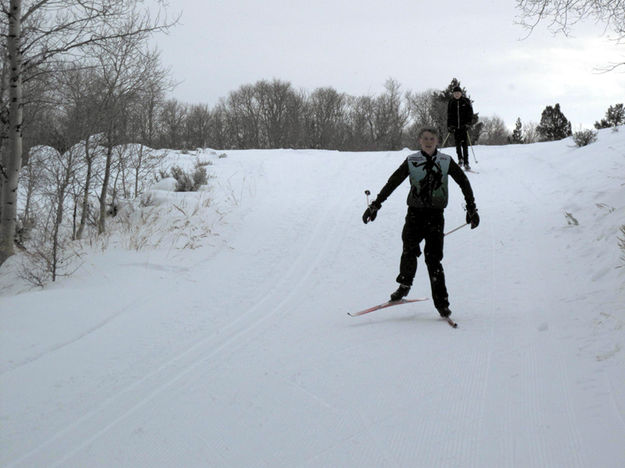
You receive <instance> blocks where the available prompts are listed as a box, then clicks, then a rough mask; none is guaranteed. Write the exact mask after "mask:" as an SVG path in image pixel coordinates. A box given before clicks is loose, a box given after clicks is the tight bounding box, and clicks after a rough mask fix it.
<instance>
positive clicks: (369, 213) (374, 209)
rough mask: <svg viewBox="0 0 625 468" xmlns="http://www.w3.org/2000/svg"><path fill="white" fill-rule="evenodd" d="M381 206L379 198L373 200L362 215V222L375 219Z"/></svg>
mask: <svg viewBox="0 0 625 468" xmlns="http://www.w3.org/2000/svg"><path fill="white" fill-rule="evenodd" d="M380 208H382V204H381V203H380V202H378V201H377V200H373V201H372V202H371V204H370V205H369V207H368V208H367V209H366V210H365V212H364V214H363V215H362V222H363V223H365V224H367V223H368V222H369V221H373V220H375V217H376V216H377V215H378V210H379V209H380Z"/></svg>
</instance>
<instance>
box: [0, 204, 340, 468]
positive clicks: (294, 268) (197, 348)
mask: <svg viewBox="0 0 625 468" xmlns="http://www.w3.org/2000/svg"><path fill="white" fill-rule="evenodd" d="M342 198H343V197H340V196H337V197H335V198H334V200H335V204H336V203H338V201H340V200H342ZM348 207H349V204H347V203H345V204H344V206H343V208H342V209H341V210H340V213H341V214H343V213H344V212H345V211H346V210H347V208H348ZM332 208H333V207H329V208H328V209H326V210H324V220H327V219H328V218H330V217H331V214H332V213H335V216H334V221H333V226H332V229H330V230H328V229H327V225H326V224H327V223H324V222H317V223H315V229H314V231H313V232H312V234H311V235H310V236H309V238H308V241H307V243H306V245H305V246H304V248H302V249H299V250H298V251H299V252H300V254H299V255H298V257H297V259H296V260H295V261H293V262H292V264H291V267H290V268H289V270H288V271H287V274H285V275H284V276H283V278H282V279H281V280H280V281H279V283H278V284H277V285H276V286H274V287H273V288H272V289H271V290H270V291H269V292H268V293H266V294H264V295H263V296H261V298H260V299H259V300H258V301H257V302H256V303H255V305H253V306H251V307H250V308H249V309H248V310H247V311H246V312H244V313H243V314H242V315H240V316H239V317H238V318H237V319H235V320H234V321H232V322H230V323H229V324H228V325H226V326H223V327H221V328H220V330H218V331H217V332H215V333H213V334H212V335H211V336H210V337H207V338H203V339H201V340H199V341H197V342H196V343H195V344H193V345H192V346H191V347H189V348H187V349H186V350H185V351H183V352H181V353H178V354H177V355H176V356H175V357H173V358H171V359H169V360H168V361H167V362H166V363H165V364H163V365H161V366H159V367H158V368H157V369H156V370H154V371H152V372H149V373H148V374H146V375H145V376H144V377H142V378H141V379H139V380H137V381H136V382H134V383H133V384H131V385H129V386H127V387H126V388H125V389H123V390H121V391H119V392H117V393H116V394H115V395H113V396H111V397H109V398H107V399H105V400H104V401H103V402H102V403H101V404H99V405H98V406H97V407H96V408H94V409H92V410H91V411H89V412H87V413H85V414H84V415H83V416H81V417H80V418H78V419H77V420H76V421H75V422H74V423H72V424H70V425H69V426H67V427H66V428H65V429H63V430H61V431H59V432H57V433H56V434H55V435H54V436H53V437H51V438H49V439H47V440H46V441H44V442H42V443H41V444H39V445H38V446H37V447H35V448H33V449H32V450H30V451H29V452H27V453H26V454H24V455H22V456H20V457H19V458H18V459H16V460H14V461H11V462H9V464H8V465H7V466H9V467H13V466H18V465H20V464H22V463H24V462H25V461H27V460H28V459H30V458H32V457H33V456H37V455H38V454H40V453H41V451H42V450H44V449H45V448H46V447H48V446H50V445H51V444H52V443H55V442H57V441H59V440H60V439H61V438H63V437H65V436H67V438H69V439H70V441H71V439H72V438H73V439H78V440H82V441H83V442H82V443H80V444H78V445H75V444H71V445H72V446H73V448H72V450H70V451H68V452H65V453H64V454H63V455H62V456H61V458H60V459H57V461H55V462H50V458H49V457H44V459H45V460H46V462H47V463H48V465H47V466H50V467H57V466H60V465H62V464H63V463H65V462H67V461H68V460H69V459H70V458H71V457H73V456H74V455H76V454H77V453H79V452H80V451H81V450H83V449H84V448H86V447H88V446H89V445H90V444H91V443H93V442H94V441H95V440H97V439H98V438H99V437H101V436H102V435H104V434H105V433H106V432H108V431H109V430H110V429H111V428H113V427H114V426H115V425H117V424H119V423H120V422H121V421H123V420H124V419H126V418H127V417H128V416H130V415H131V414H133V413H135V412H136V411H137V410H139V409H141V408H142V407H144V406H145V405H146V404H148V403H149V402H151V401H152V400H153V399H154V398H156V397H157V396H158V395H160V394H161V393H163V392H164V391H165V390H167V389H168V388H170V387H171V386H172V385H173V384H174V383H176V382H178V381H179V380H180V379H182V378H183V377H185V376H186V375H188V374H189V373H191V372H192V371H194V370H195V369H196V368H198V367H199V366H200V365H202V364H204V363H205V362H206V361H207V360H209V359H210V358H212V357H214V356H215V355H217V354H219V353H220V352H223V351H224V350H225V349H226V348H227V347H229V346H231V345H233V344H235V343H236V342H237V341H238V340H239V339H241V338H243V337H244V336H245V335H247V334H248V333H249V332H250V331H251V330H253V329H256V328H257V327H258V326H260V324H262V323H263V322H265V321H266V320H267V319H269V318H271V317H273V316H275V315H276V313H277V312H278V311H279V310H280V309H282V308H283V307H284V305H285V304H286V303H287V302H288V301H289V300H291V299H292V298H293V297H294V296H295V294H296V292H297V291H298V290H299V289H300V288H301V287H302V286H303V285H304V284H305V281H306V280H307V279H308V277H309V276H310V274H311V273H312V271H314V269H315V268H316V266H317V264H318V262H319V261H320V260H321V259H323V258H324V256H323V255H321V254H322V253H323V252H324V251H326V250H327V249H328V247H329V246H330V244H331V243H332V242H333V241H334V242H337V241H340V239H342V238H343V237H344V236H345V230H340V232H341V234H340V235H339V236H338V237H336V236H335V235H334V234H336V231H337V230H339V227H340V223H339V222H338V221H337V220H338V219H340V218H341V217H340V216H336V210H333V209H332ZM324 228H325V229H324ZM320 236H321V237H322V238H323V239H324V241H323V244H322V246H321V248H317V249H314V248H312V247H313V246H314V245H315V244H316V243H317V238H319V237H320ZM309 257H311V258H309ZM302 267H304V271H305V273H304V274H303V275H297V274H296V273H297V272H298V270H299V269H301V268H302ZM293 277H296V278H299V279H298V280H297V282H296V284H295V285H293V286H292V287H290V288H288V289H289V293H288V294H287V295H286V297H284V298H283V299H282V300H281V301H280V302H279V303H278V304H277V305H276V306H275V307H273V308H269V309H268V310H269V312H268V313H267V314H264V315H262V316H260V317H259V318H257V319H255V320H253V321H252V322H250V323H248V324H247V325H245V326H243V327H242V328H241V329H238V330H237V329H236V328H237V327H238V326H239V324H240V323H241V322H244V321H246V320H247V319H248V316H250V315H251V314H252V313H253V312H254V311H256V310H263V309H264V307H262V305H263V304H264V303H265V302H269V301H270V300H271V299H272V298H273V297H274V296H275V295H277V293H279V291H280V290H281V289H283V288H284V287H285V285H287V284H288V283H289V282H290V281H292V278H293ZM127 308H128V307H126V308H125V309H124V310H126V309H127ZM120 313H121V312H120ZM117 315H119V314H117ZM112 318H114V316H113V317H112ZM112 318H111V319H112ZM108 321H110V320H107V322H108ZM233 328H234V330H233V331H230V329H233ZM224 332H227V333H228V334H227V335H224ZM222 335H224V336H223V337H222ZM84 336H86V334H84ZM219 338H222V339H221V340H220V341H221V343H215V344H214V346H210V345H213V341H218V340H219ZM74 341H76V340H74ZM68 344H69V343H68ZM207 347H209V348H210V349H212V351H210V352H209V353H208V354H204V353H202V349H204V348H207ZM192 353H193V354H194V355H199V356H197V357H196V356H191V354H192ZM188 356H189V358H188V359H186V360H187V361H189V362H188V363H184V364H182V365H181V366H178V367H176V363H177V362H178V361H180V360H182V359H185V358H187V357H188ZM170 368H171V369H172V370H170ZM162 374H164V375H166V376H167V374H170V375H169V377H166V378H165V379H163V378H162V377H160V376H161V375H162ZM172 374H173V376H172ZM153 379H154V380H155V381H156V382H155V383H154V384H151V381H152V380H153ZM159 380H160V381H159ZM144 387H147V388H148V389H150V388H151V389H153V390H152V391H150V392H143V391H142V389H143V388H144ZM131 393H138V395H137V396H136V397H135V396H134V395H130V397H129V399H132V401H133V402H132V403H130V405H122V408H121V409H120V410H118V411H117V412H113V414H118V416H117V417H115V418H114V419H113V420H111V421H109V422H108V423H107V424H105V425H104V426H100V428H99V429H97V428H94V429H93V430H94V431H95V432H93V433H92V435H91V436H90V437H88V438H86V439H85V438H84V434H85V431H84V430H81V429H82V426H83V425H86V424H89V422H90V420H92V419H94V418H96V417H98V415H100V414H104V413H109V414H110V412H108V411H107V410H108V409H110V407H111V406H112V405H115V404H116V403H117V402H118V400H119V399H120V398H122V397H123V396H124V395H127V394H131ZM145 393H147V396H144V397H141V395H145ZM73 432H78V433H79V434H80V435H79V436H78V437H72V433H73ZM55 445H58V444H55Z"/></svg>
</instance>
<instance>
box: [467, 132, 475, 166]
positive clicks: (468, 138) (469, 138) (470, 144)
mask: <svg viewBox="0 0 625 468" xmlns="http://www.w3.org/2000/svg"><path fill="white" fill-rule="evenodd" d="M467 140H469V146H470V147H471V153H473V161H475V164H477V159H475V151H473V143H471V137H470V136H469V131H468V130H467Z"/></svg>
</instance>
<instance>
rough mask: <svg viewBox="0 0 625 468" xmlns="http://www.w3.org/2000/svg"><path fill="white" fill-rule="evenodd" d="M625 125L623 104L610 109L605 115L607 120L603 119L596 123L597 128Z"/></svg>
mask: <svg viewBox="0 0 625 468" xmlns="http://www.w3.org/2000/svg"><path fill="white" fill-rule="evenodd" d="M623 123H625V108H624V107H623V104H622V103H620V104H615V105H613V106H610V107H608V110H607V111H606V113H605V119H601V120H600V121H599V122H595V128H597V129H599V128H609V127H616V126H617V125H622V124H623Z"/></svg>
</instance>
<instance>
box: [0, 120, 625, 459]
mask: <svg viewBox="0 0 625 468" xmlns="http://www.w3.org/2000/svg"><path fill="white" fill-rule="evenodd" d="M445 152H447V153H449V154H451V153H452V152H453V150H451V149H447V150H445ZM407 154H409V150H407V149H406V150H404V151H399V152H388V153H386V152H383V153H341V152H333V151H312V150H311V151H304V150H298V151H295V150H275V151H272V150H266V151H251V150H250V151H228V152H227V157H225V158H219V157H218V155H217V153H214V152H210V151H206V152H205V153H201V154H199V155H195V156H193V157H197V158H204V159H205V160H207V161H208V160H210V161H211V165H210V166H209V168H210V169H209V172H210V173H211V176H212V178H211V179H210V188H209V189H208V190H205V191H202V192H198V193H188V194H180V193H174V192H171V190H170V187H168V186H167V183H166V181H165V182H162V183H161V184H160V185H158V186H156V187H154V188H153V190H152V192H151V193H150V194H149V197H148V198H147V199H145V200H144V201H146V202H145V203H143V204H142V206H140V205H129V206H127V207H125V209H124V210H123V211H122V212H121V213H120V215H119V217H120V219H121V220H125V221H118V222H117V228H118V231H117V234H115V235H113V236H111V237H110V239H109V240H108V241H107V242H108V249H106V250H103V249H102V248H101V246H98V247H96V246H94V248H92V249H91V250H90V251H89V253H88V255H86V256H85V257H84V258H83V260H84V264H83V266H82V267H81V269H79V270H78V271H77V272H76V273H75V274H74V275H73V276H71V277H70V278H66V279H61V280H60V281H58V282H57V283H55V284H54V285H52V286H49V287H46V288H45V289H43V290H28V289H26V287H25V285H24V284H23V283H21V280H19V279H18V278H17V277H16V271H17V263H18V259H17V258H12V259H11V261H10V262H8V263H7V264H6V265H5V266H3V269H2V270H0V292H1V294H2V295H1V296H0V466H7V467H9V466H10V467H53V466H72V467H73V466H75V467H79V466H80V467H85V466H88V467H111V466H117V467H137V466H150V467H178V466H187V467H192V466H197V467H204V466H211V467H224V468H225V467H228V468H232V467H252V466H253V467H302V468H303V467H329V466H335V467H339V466H340V467H358V468H362V467H376V468H379V467H400V466H401V467H434V466H436V467H504V466H522V467H544V466H566V467H591V466H592V467H599V466H601V467H619V466H625V451H624V450H623V441H624V440H625V387H624V386H623V382H625V349H624V347H625V334H624V326H625V259H623V256H625V252H623V251H622V250H620V249H619V245H618V242H619V240H618V238H619V235H621V237H623V236H622V234H621V233H620V231H619V228H620V226H622V225H624V224H625V178H624V174H625V128H623V127H621V128H620V130H619V131H618V132H614V131H611V130H602V131H601V132H600V134H599V140H598V141H597V142H596V143H594V144H592V145H589V146H586V147H583V148H577V147H575V146H574V144H573V143H572V141H571V140H570V139H568V140H563V141H559V142H550V143H538V144H532V145H510V146H505V147H485V146H477V147H475V155H476V156H477V159H478V164H475V163H473V160H472V163H473V166H474V168H475V169H476V170H478V171H479V174H468V175H469V178H470V180H471V183H472V186H473V189H474V192H475V196H476V202H477V206H478V209H479V213H480V216H481V224H480V226H479V227H478V228H477V229H475V230H470V229H468V228H464V229H461V230H459V231H458V232H455V233H453V234H452V235H450V236H449V237H448V238H446V240H445V258H444V260H443V265H444V267H445V272H446V276H447V286H448V290H449V294H450V301H451V306H450V307H451V309H452V311H453V318H454V319H455V320H457V321H458V323H459V327H458V328H457V329H452V328H450V327H449V326H447V325H446V324H445V322H444V321H441V320H440V319H438V315H437V313H436V311H435V310H434V308H433V305H432V303H431V301H426V302H421V303H416V304H410V305H404V306H398V307H392V308H389V309H385V310H383V311H379V312H374V313H371V314H368V315H365V316H362V317H357V318H352V317H348V316H347V315H346V313H347V312H349V311H355V310H359V309H362V308H365V307H368V306H370V305H373V304H376V303H380V302H383V301H385V300H387V298H388V295H389V294H390V293H391V292H392V291H393V290H394V289H395V288H396V284H395V282H394V279H395V277H396V275H397V270H398V264H399V257H400V254H401V228H402V225H403V220H404V216H405V198H406V194H407V190H408V183H407V182H405V183H404V184H403V185H402V186H401V187H399V189H397V190H396V192H395V193H393V195H392V196H391V197H390V199H389V200H388V201H387V202H386V203H385V204H384V206H383V207H382V209H381V210H380V212H379V214H378V217H377V219H376V220H375V222H374V223H372V224H368V225H364V224H363V223H362V221H361V219H360V217H361V215H362V212H363V211H364V209H365V196H364V193H363V192H364V190H365V189H369V190H371V192H372V193H373V194H374V195H375V194H377V192H378V191H379V190H380V188H381V187H382V186H383V184H384V183H385V182H386V180H387V178H388V177H389V176H390V174H391V173H392V172H393V171H394V170H395V169H396V167H397V166H398V165H399V164H400V163H401V162H402V160H403V159H404V158H405V157H406V155H407ZM188 157H190V156H185V155H180V154H178V153H173V152H172V154H171V157H170V159H169V163H170V164H174V163H180V161H181V160H185V158H188ZM451 185H452V190H451V194H450V204H449V207H448V208H447V210H446V228H447V229H448V230H449V229H452V228H454V227H456V226H458V225H460V224H462V223H463V222H464V211H463V205H464V203H463V200H462V195H461V192H460V190H459V189H458V187H457V186H456V185H455V184H453V182H452V183H451ZM146 196H148V195H146ZM133 226H135V227H133ZM136 226H138V227H136ZM411 296H413V297H419V296H428V297H429V296H430V289H429V282H428V278H427V273H426V268H425V265H424V263H423V261H422V257H421V258H420V260H419V269H418V271H417V277H416V281H415V285H414V287H413V290H412V292H411Z"/></svg>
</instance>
